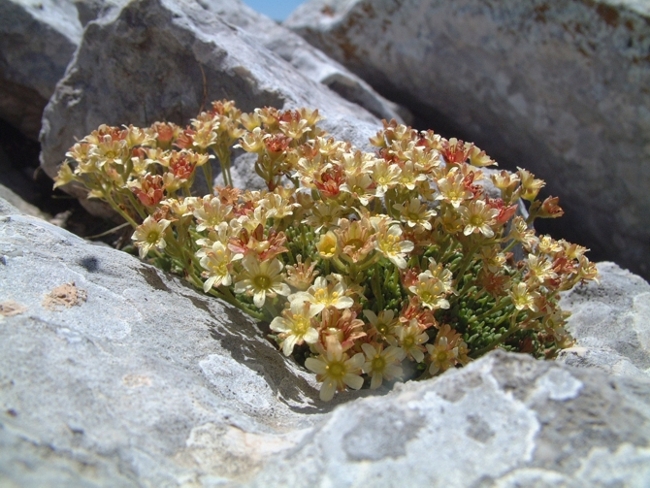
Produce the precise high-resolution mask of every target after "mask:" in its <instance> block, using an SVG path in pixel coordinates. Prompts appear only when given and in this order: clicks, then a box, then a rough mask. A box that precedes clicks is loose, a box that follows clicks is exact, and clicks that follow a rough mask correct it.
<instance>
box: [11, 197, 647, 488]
mask: <svg viewBox="0 0 650 488" xmlns="http://www.w3.org/2000/svg"><path fill="white" fill-rule="evenodd" d="M601 271H602V272H603V283H604V290H605V291H604V293H606V294H608V295H612V297H611V298H610V299H609V300H610V301H609V302H608V303H614V302H615V301H616V298H615V297H616V295H615V292H614V290H615V289H619V290H620V293H621V295H624V294H625V295H631V296H632V297H633V300H635V301H638V300H639V299H638V298H637V297H640V296H642V294H643V293H646V290H647V288H648V285H647V284H646V285H645V288H644V285H643V283H641V282H640V281H638V280H639V279H638V278H636V277H634V276H633V275H629V274H627V273H625V272H622V271H620V270H619V269H618V268H615V267H614V266H613V265H601ZM0 276H1V279H0V480H2V484H3V486H4V485H6V486H73V487H74V486H111V487H113V486H116V487H121V486H170V487H174V486H256V487H258V486H259V487H268V486H296V487H299V486H323V487H325V486H337V487H353V486H378V487H384V486H385V487H390V486H404V483H405V480H408V482H409V483H411V484H413V485H416V484H417V485H419V486H441V487H442V486H445V487H448V486H451V487H455V486H459V487H460V486H499V487H515V486H558V485H560V486H570V487H581V486H630V487H645V486H648V484H649V483H650V406H649V405H648V403H647V398H648V397H649V395H650V380H648V379H647V377H645V375H642V374H641V375H637V376H636V377H633V376H629V375H628V376H624V377H610V376H607V375H606V374H604V373H602V372H601V371H597V370H595V369H593V368H583V369H576V368H571V367H569V366H565V365H561V364H557V363H553V362H543V361H535V360H533V359H531V358H529V357H527V356H525V355H513V354H505V353H492V354H490V355H488V356H486V357H484V358H482V359H480V360H478V361H475V362H474V363H472V364H471V365H469V366H468V367H466V368H464V369H462V370H456V371H452V372H448V373H446V374H445V375H443V376H441V377H439V378H438V379H434V380H429V381H424V382H410V383H407V384H405V385H402V386H398V387H397V388H396V389H395V390H394V391H392V392H389V393H387V394H385V395H383V396H381V394H379V395H374V396H373V395H370V393H369V391H368V390H365V391H362V392H360V393H361V395H360V396H361V397H363V396H366V398H357V397H358V396H359V395H358V394H357V393H348V394H345V395H339V396H337V397H336V398H335V401H334V402H333V403H332V404H326V405H323V404H322V403H320V402H319V401H318V400H317V397H318V392H317V389H316V388H315V384H314V379H313V376H312V375H310V374H308V373H307V372H305V371H303V370H302V369H301V368H299V367H298V366H296V365H295V364H293V363H292V362H291V361H289V360H286V359H285V358H284V357H283V356H282V354H280V353H279V352H278V351H277V350H276V348H275V347H274V346H273V345H272V344H271V343H270V342H267V341H266V340H265V339H263V337H262V333H261V332H260V331H259V330H258V329H257V328H256V326H255V325H253V324H252V323H251V322H250V321H249V320H247V319H246V318H244V317H243V316H242V315H241V314H239V313H238V312H237V311H236V310H233V309H232V308H230V307H228V306H226V305H224V304H222V303H221V302H219V301H217V300H214V299H211V298H207V297H205V296H204V295H202V294H200V293H198V292H196V291H195V290H193V289H191V288H189V287H188V286H186V285H185V284H184V283H183V282H181V281H180V280H179V279H178V278H175V277H172V276H168V275H165V274H164V273H162V272H160V271H157V270H155V269H154V268H152V267H150V266H148V265H145V264H143V263H141V262H140V261H139V260H137V259H136V258H134V257H132V256H129V255H127V254H125V253H122V252H119V251H116V250H113V249H110V248H108V247H104V246H96V245H93V244H90V243H88V242H86V241H83V240H82V239H80V238H78V237H76V236H74V235H72V234H70V233H68V232H66V231H63V230H61V229H59V228H57V227H55V226H53V225H50V224H48V223H46V222H44V221H42V220H39V219H37V218H34V217H29V216H25V215H21V214H19V212H18V210H17V209H16V208H14V207H12V206H11V205H10V204H8V203H7V202H5V201H4V200H1V199H0ZM589 290H590V291H588V292H585V291H583V292H576V293H574V294H573V295H571V296H570V297H569V300H572V304H576V305H577V306H578V308H577V313H576V316H577V317H578V318H579V317H580V315H581V314H582V313H583V312H581V309H580V308H579V306H580V301H581V299H583V298H585V297H587V296H591V298H589V300H590V301H591V300H593V296H594V295H595V294H596V291H595V290H593V289H589ZM635 290H636V291H635ZM585 300H586V298H585ZM583 305H584V304H583ZM620 305H621V306H624V302H620ZM645 313H647V310H646V309H643V308H641V307H637V308H636V309H632V312H630V316H632V315H634V314H638V315H639V316H638V317H632V319H633V320H634V321H636V322H635V323H637V324H639V326H640V327H641V326H644V327H645V328H646V329H647V328H648V325H647V324H648V322H647V320H646V321H645V322H644V321H643V320H642V318H643V317H644V316H645V315H643V314H645ZM586 320H591V319H586ZM594 325H595V326H596V327H597V326H600V327H602V328H603V329H607V328H608V327H609V324H608V323H604V322H603V321H600V322H598V321H595V322H594ZM576 332H577V333H578V334H581V333H582V332H581V329H580V327H577V328H576ZM592 333H593V334H600V332H596V331H593V330H592V331H590V332H588V333H585V336H584V337H585V338H587V339H588V337H589V335H590V334H592ZM646 336H647V335H646ZM646 336H643V337H646ZM602 337H603V343H604V344H605V345H607V344H609V343H610V342H611V343H612V344H615V343H616V338H612V337H609V336H607V334H602ZM639 337H642V334H639ZM612 341H613V342H612ZM628 342H630V344H629V347H626V348H621V349H619V350H618V352H617V354H620V355H621V356H626V357H627V358H628V360H629V361H630V362H634V363H635V364H637V363H638V364H641V365H643V364H646V363H647V362H648V361H649V358H648V354H647V347H646V346H647V344H646V345H645V346H643V347H645V349H644V348H635V347H636V345H635V344H633V343H632V342H631V341H628ZM612 349H613V348H612ZM603 351H605V352H606V348H604V349H603ZM583 366H584V364H583ZM337 405H338V406H337Z"/></svg>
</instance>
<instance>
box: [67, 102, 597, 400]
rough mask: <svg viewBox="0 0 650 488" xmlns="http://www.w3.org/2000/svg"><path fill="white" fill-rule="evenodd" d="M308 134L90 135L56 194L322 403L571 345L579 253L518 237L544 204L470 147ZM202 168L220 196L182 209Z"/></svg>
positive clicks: (208, 116)
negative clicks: (223, 314) (569, 305)
mask: <svg viewBox="0 0 650 488" xmlns="http://www.w3.org/2000/svg"><path fill="white" fill-rule="evenodd" d="M319 119H320V117H319V115H318V111H316V110H307V109H301V110H289V111H279V110H276V109H273V108H263V109H256V110H254V111H253V112H252V113H242V112H241V111H239V110H238V109H237V108H236V107H235V105H234V103H233V102H230V101H220V102H214V103H213V104H212V108H211V110H209V111H207V112H203V113H201V114H200V115H199V116H198V117H197V118H196V119H193V120H192V122H191V124H190V125H189V126H187V127H185V128H182V127H179V126H176V125H174V124H171V123H155V124H153V125H152V126H151V127H148V128H142V129H141V128H137V127H133V126H129V127H124V128H117V127H108V126H105V125H102V126H101V127H99V128H98V129H97V130H96V131H94V132H93V133H92V134H90V135H88V136H86V137H85V138H84V139H82V140H81V141H79V142H78V143H77V144H75V145H74V146H73V147H72V148H71V149H70V151H69V152H68V153H67V157H68V158H69V159H68V160H67V161H66V162H65V163H64V164H63V165H62V166H61V168H60V171H59V175H58V178H57V181H56V183H55V186H60V185H64V184H67V183H70V182H77V183H81V184H82V185H84V186H85V187H87V188H88V190H89V196H90V197H95V198H100V199H102V200H104V201H105V202H107V203H108V204H109V205H110V206H111V207H112V208H113V209H114V210H115V211H116V212H118V213H119V214H120V215H121V216H122V217H123V218H124V219H125V220H126V221H127V222H128V223H129V224H130V225H131V226H132V227H133V229H134V233H133V236H132V240H133V243H134V245H135V247H137V248H138V250H139V254H140V257H141V258H142V259H147V258H150V259H153V260H154V261H155V262H156V263H157V264H159V265H160V266H163V267H164V268H165V269H168V270H171V271H173V272H176V273H178V274H181V275H183V276H184V277H185V278H186V279H187V280H189V281H190V282H191V283H193V284H194V285H195V286H196V287H198V288H201V289H203V291H204V292H205V293H208V294H210V295H213V296H215V297H218V298H221V299H223V300H225V301H227V302H229V303H231V304H233V305H235V306H237V307H239V308H241V309H242V310H244V311H246V312H247V313H249V314H250V315H252V316H253V317H255V318H256V319H259V320H264V321H267V322H270V330H271V332H272V337H273V338H274V340H275V341H276V342H277V344H278V346H279V348H280V349H281V351H282V353H283V354H285V355H286V356H291V355H293V356H294V357H295V358H296V359H298V360H299V361H300V362H301V363H304V366H305V367H306V368H307V369H309V370H311V371H313V372H314V373H316V375H317V379H318V381H320V382H321V383H322V387H321V393H320V397H321V399H322V400H325V401H327V400H330V399H331V398H332V397H333V396H334V394H335V392H336V391H337V390H343V389H345V388H352V389H359V388H362V387H363V385H364V384H365V385H367V386H368V387H369V388H372V389H375V388H378V387H379V386H380V385H382V384H384V383H388V382H392V381H395V380H398V379H402V380H406V379H409V378H414V377H429V376H433V375H436V374H439V373H441V372H443V371H445V370H447V369H449V368H454V367H459V366H462V365H464V364H467V363H468V362H469V361H471V360H472V359H474V358H477V357H479V356H481V355H482V354H484V353H486V352H488V351H490V350H492V349H494V348H497V347H500V348H503V349H506V350H509V351H520V352H527V353H530V354H532V355H534V356H536V357H546V358H551V357H554V356H555V355H556V353H557V351H558V350H559V349H560V348H564V347H567V346H568V345H570V344H571V343H572V339H571V337H570V336H569V334H568V333H567V331H566V330H565V328H564V325H565V322H566V318H567V313H566V312H563V311H562V310H561V309H560V307H559V305H558V302H559V297H560V292H561V291H564V290H568V289H570V288H572V287H573V286H575V285H576V284H578V283H579V282H584V281H588V280H594V279H596V278H597V272H596V268H595V266H594V265H593V264H592V263H590V262H589V260H588V259H587V258H586V257H585V252H586V249H585V248H583V247H581V246H578V245H575V244H571V243H568V242H566V241H564V240H559V241H557V240H554V239H552V238H550V237H548V236H537V235H536V234H535V231H534V230H533V228H532V224H533V222H534V220H535V219H537V218H540V217H546V218H549V217H550V218H553V217H558V216H560V215H562V210H561V209H560V207H559V206H558V201H557V198H552V197H549V198H546V199H545V200H543V201H539V200H538V199H537V195H538V193H539V191H540V189H541V188H542V187H543V186H544V182H543V181H541V180H539V179H536V178H535V177H534V176H533V175H532V174H531V173H530V172H528V171H526V170H524V169H519V170H518V171H517V172H516V173H510V172H507V171H501V172H494V171H493V172H491V174H490V175H489V176H488V175H487V174H486V172H485V171H484V170H482V169H481V168H482V167H485V166H491V165H494V164H495V163H494V161H492V160H491V159H490V158H489V157H488V156H487V155H486V154H485V152H484V151H481V150H480V149H479V148H477V147H476V146H475V145H474V144H470V143H466V142H463V141H460V140H457V139H445V138H443V137H441V136H439V135H437V134H435V133H434V132H432V131H425V132H419V131H416V130H413V129H411V128H410V127H406V126H404V125H399V124H397V123H395V122H394V121H393V122H390V123H387V122H384V127H383V129H382V130H380V131H379V132H378V133H377V135H376V136H375V137H373V138H372V139H371V143H372V144H373V145H374V146H375V147H377V151H376V152H374V153H370V152H362V151H360V150H357V149H355V148H354V147H352V146H351V145H350V144H349V143H347V142H344V141H339V140H335V139H334V138H332V137H330V136H329V135H328V134H327V133H325V132H324V131H323V130H322V129H321V128H319V127H318V125H317V122H318V120H319ZM233 148H240V149H241V150H243V151H246V152H248V153H253V154H255V155H256V163H255V171H256V172H257V174H258V175H259V176H260V177H261V178H262V179H263V180H264V181H265V183H266V186H267V189H266V190H261V191H254V190H245V189H237V188H234V187H233V186H232V180H231V176H230V164H231V151H232V149H233ZM214 158H217V159H218V160H219V162H220V165H221V169H222V177H223V180H224V182H225V185H226V186H223V187H219V186H217V187H215V188H214V189H213V192H212V193H211V194H209V195H205V196H196V195H195V194H194V193H193V188H194V187H195V185H194V183H195V180H196V178H197V177H199V178H201V179H205V181H207V182H210V185H211V184H212V181H213V179H212V174H211V164H210V161H211V160H212V159H214ZM197 175H201V176H197ZM488 180H491V182H492V183H493V185H494V187H496V192H498V193H499V194H498V195H495V194H492V195H490V194H489V193H488V192H487V190H486V187H485V185H486V182H488ZM521 200H524V201H527V202H528V203H529V204H528V209H527V212H524V213H527V217H524V216H522V215H520V213H521V212H518V208H519V205H520V203H519V202H520V201H521ZM516 256H517V257H516Z"/></svg>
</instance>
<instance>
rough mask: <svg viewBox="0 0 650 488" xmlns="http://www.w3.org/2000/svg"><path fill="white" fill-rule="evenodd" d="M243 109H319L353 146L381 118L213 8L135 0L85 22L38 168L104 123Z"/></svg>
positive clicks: (52, 167) (53, 165)
mask: <svg viewBox="0 0 650 488" xmlns="http://www.w3.org/2000/svg"><path fill="white" fill-rule="evenodd" d="M222 98H227V99H233V100H236V102H237V105H238V107H239V108H241V109H242V110H245V111H250V110H252V109H253V108H255V107H262V106H275V107H278V108H285V109H287V108H297V107H301V106H308V107H313V108H318V109H319V110H320V111H321V113H322V114H323V115H324V116H325V118H326V120H325V121H323V122H322V126H323V127H324V128H325V129H326V130H328V131H329V132H331V133H332V134H333V135H335V136H337V137H339V138H345V139H346V140H350V141H351V142H352V143H354V144H355V145H357V146H361V147H364V146H366V147H367V145H368V137H369V136H371V135H374V133H375V132H376V131H377V128H378V127H379V126H380V124H379V121H378V119H377V118H376V117H375V116H373V115H372V114H370V113H369V112H367V111H366V110H364V109H362V108H360V107H359V106H358V105H354V104H352V103H350V102H348V101H346V100H344V99H343V98H341V97H340V96H339V95H337V94H336V93H334V92H332V91H331V90H329V89H328V88H327V87H325V86H323V85H321V84H320V83H316V82H314V81H312V80H310V79H308V78H306V77H305V76H303V75H302V74H300V73H299V72H298V71H296V70H295V69H294V68H293V67H292V66H291V65H289V64H288V63H286V62H285V61H284V60H282V59H279V58H278V57H277V56H276V55H275V54H273V53H272V52H271V51H269V50H267V49H265V48H263V47H261V46H259V42H258V40H257V38H255V37H253V36H251V35H250V34H247V33H246V32H245V31H243V30H241V29H238V28H236V27H234V26H233V25H230V24H227V23H224V22H223V21H222V20H221V19H220V18H219V14H218V12H216V11H214V10H212V9H211V7H210V5H209V4H205V5H204V4H201V3H195V2H189V1H188V2H184V1H174V0H138V1H134V2H130V3H128V4H127V5H125V6H124V7H123V8H122V9H121V10H118V11H115V12H114V14H111V15H107V16H104V17H101V18H100V19H98V20H96V21H93V22H90V23H89V24H88V25H87V26H86V29H85V31H84V36H83V39H82V42H81V44H80V46H79V49H78V51H77V52H76V54H75V57H74V59H73V61H72V62H71V63H70V66H69V67H68V70H67V72H66V76H65V78H64V79H63V80H62V81H61V82H60V83H59V84H58V85H57V89H56V91H55V93H54V95H53V96H52V98H51V100H50V103H49V104H48V106H47V108H46V110H45V114H44V117H43V129H42V132H41V144H42V152H41V164H42V167H43V169H44V170H45V172H46V173H47V174H49V175H50V176H54V175H55V174H56V172H57V168H58V165H59V164H60V163H61V161H62V160H63V159H64V155H65V152H66V151H67V150H68V148H69V147H70V146H71V145H72V144H73V143H74V141H75V138H81V137H83V136H85V135H86V134H88V133H90V131H92V130H94V129H95V128H97V126H99V125H100V124H102V123H106V124H111V125H122V124H134V125H139V126H143V125H149V124H151V123H152V122H154V121H156V120H167V121H171V122H175V123H179V124H185V123H187V122H188V121H189V119H190V118H192V117H194V116H196V115H197V114H198V112H199V111H200V109H201V107H207V106H208V104H209V103H210V102H211V101H212V100H218V99H222Z"/></svg>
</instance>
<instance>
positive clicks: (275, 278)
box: [235, 255, 291, 308]
mask: <svg viewBox="0 0 650 488" xmlns="http://www.w3.org/2000/svg"><path fill="white" fill-rule="evenodd" d="M242 264H243V266H244V271H243V272H242V273H241V274H240V275H239V276H238V278H239V279H238V281H237V282H236V283H235V293H246V294H248V295H252V296H253V303H254V304H255V306H256V307H258V308H262V307H263V306H264V302H265V301H266V297H267V296H268V297H274V296H276V295H283V296H287V295H289V294H290V293H291V289H290V288H289V285H287V284H286V283H284V282H283V276H282V274H281V271H282V263H281V262H280V261H279V260H278V259H273V260H272V261H264V262H262V263H260V262H258V260H257V258H255V257H254V256H251V255H248V256H246V257H244V260H243V262H242Z"/></svg>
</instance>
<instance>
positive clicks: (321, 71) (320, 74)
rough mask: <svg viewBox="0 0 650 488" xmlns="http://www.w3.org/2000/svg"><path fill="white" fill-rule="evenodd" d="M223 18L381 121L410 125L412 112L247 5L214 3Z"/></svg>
mask: <svg viewBox="0 0 650 488" xmlns="http://www.w3.org/2000/svg"><path fill="white" fill-rule="evenodd" d="M211 5H214V6H215V8H216V11H217V12H218V13H219V15H220V16H221V18H222V19H223V20H224V21H226V22H228V23H231V24H233V25H236V26H237V27H240V28H242V29H244V30H245V31H246V32H248V33H249V34H250V35H252V36H254V37H255V38H257V39H258V40H259V42H260V43H261V44H262V45H263V46H265V47H266V48H267V49H269V50H271V51H273V52H274V53H276V54H277V55H278V56H280V57H281V58H282V59H284V60H285V61H287V62H289V63H290V64H291V65H292V66H293V67H294V68H295V69H297V70H298V71H299V72H300V73H302V74H303V75H305V76H306V77H307V78H309V79H311V80H314V81H317V82H319V83H322V84H324V85H326V86H327V87H329V88H330V89H331V90H333V91H335V92H336V93H338V94H339V95H341V96H342V97H343V98H345V99H346V100H349V101H350V102H352V103H356V104H357V105H360V106H361V107H363V108H365V109H366V110H368V111H369V112H370V113H372V114H374V115H375V116H377V117H379V118H380V119H386V120H391V119H396V120H398V121H399V122H405V123H410V122H411V119H412V116H411V114H410V112H409V111H408V110H407V109H405V108H404V107H401V106H399V105H397V104H395V103H393V102H391V101H389V100H386V99H385V98H384V97H382V96H381V95H379V94H378V93H377V92H375V90H374V89H373V88H372V87H371V86H370V85H369V84H368V83H366V82H365V81H363V80H362V79H361V78H359V77H358V76H357V75H355V74H353V73H352V72H351V71H349V70H348V69H347V68H345V67H344V66H343V65H341V64H339V63H338V62H336V61H334V60H333V59H332V58H330V57H328V56H327V55H325V54H324V53H323V52H322V51H320V50H319V49H316V48H314V47H313V46H312V45H311V44H309V43H308V42H306V41H305V40H304V39H303V38H302V37H300V36H298V35H296V34H294V33H293V32H291V31H290V30H289V29H287V28H285V27H282V26H281V25H279V24H278V23H276V22H275V21H273V20H271V19H269V18H268V17H266V16H264V15H262V14H259V13H258V12H256V11H254V10H253V9H252V8H250V7H248V6H246V5H244V4H243V3H242V2H241V0H235V1H233V0H222V1H213V2H212V3H211Z"/></svg>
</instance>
